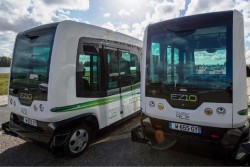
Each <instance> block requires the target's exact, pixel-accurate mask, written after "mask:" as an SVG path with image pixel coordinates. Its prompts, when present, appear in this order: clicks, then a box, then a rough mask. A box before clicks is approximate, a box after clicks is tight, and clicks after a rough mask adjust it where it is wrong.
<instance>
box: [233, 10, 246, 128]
mask: <svg viewBox="0 0 250 167" xmlns="http://www.w3.org/2000/svg"><path fill="white" fill-rule="evenodd" d="M236 83H237V84H236ZM244 109H247V89H246V60H245V43H244V23H243V16H242V14H241V13H240V12H238V11H236V10H235V11H234V14H233V127H235V128H236V127H239V126H242V125H243V124H244V123H245V121H246V119H247V115H244V116H242V115H239V114H238V111H241V110H244Z"/></svg>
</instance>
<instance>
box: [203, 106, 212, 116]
mask: <svg viewBox="0 0 250 167" xmlns="http://www.w3.org/2000/svg"><path fill="white" fill-rule="evenodd" d="M204 112H205V114H206V115H207V116H211V115H212V114H213V110H212V109H211V108H206V109H205V110H204Z"/></svg>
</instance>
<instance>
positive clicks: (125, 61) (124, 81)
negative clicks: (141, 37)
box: [120, 51, 131, 87]
mask: <svg viewBox="0 0 250 167" xmlns="http://www.w3.org/2000/svg"><path fill="white" fill-rule="evenodd" d="M130 61H131V55H130V53H128V52H125V51H122V52H120V78H121V87H126V86H130V85H131V71H130Z"/></svg>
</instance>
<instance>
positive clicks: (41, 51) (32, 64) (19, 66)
mask: <svg viewBox="0 0 250 167" xmlns="http://www.w3.org/2000/svg"><path fill="white" fill-rule="evenodd" d="M53 38H54V33H47V34H43V35H32V36H31V35H28V34H26V35H19V36H17V39H16V45H15V49H14V55H13V62H12V69H11V78H10V79H11V80H10V87H14V88H38V89H40V90H46V89H47V84H48V71H49V62H50V54H51V49H52V43H53Z"/></svg>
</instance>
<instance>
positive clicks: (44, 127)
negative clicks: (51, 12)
mask: <svg viewBox="0 0 250 167" xmlns="http://www.w3.org/2000/svg"><path fill="white" fill-rule="evenodd" d="M141 48H142V42H141V41H140V40H138V39H135V38H133V37H130V36H127V35H124V34H121V33H118V32H113V31H111V30H108V29H104V28H100V27H96V26H92V25H88V24H83V23H78V22H73V21H63V22H60V23H53V24H48V25H43V26H40V27H36V28H33V29H30V30H27V31H24V32H20V33H19V34H18V35H17V37H16V42H15V47H14V53H13V61H12V66H11V74H10V82H9V104H8V107H9V109H10V111H11V116H10V122H9V128H8V127H7V129H10V131H11V132H14V133H15V134H17V135H18V136H20V137H24V138H26V139H31V140H35V141H40V142H43V143H46V144H49V146H50V148H51V149H52V150H56V149H57V148H58V150H59V148H62V149H65V150H66V151H67V152H68V153H69V155H71V156H77V155H80V154H81V153H82V152H83V151H85V150H86V149H87V146H88V144H89V141H90V139H91V136H92V135H93V133H94V132H96V131H97V130H99V129H102V128H104V127H107V126H109V125H111V124H113V123H115V122H117V121H119V120H121V119H123V118H125V117H128V116H131V115H132V114H133V113H135V112H136V111H139V110H140V57H141ZM6 125H7V124H5V126H6ZM5 126H4V125H3V127H5Z"/></svg>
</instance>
